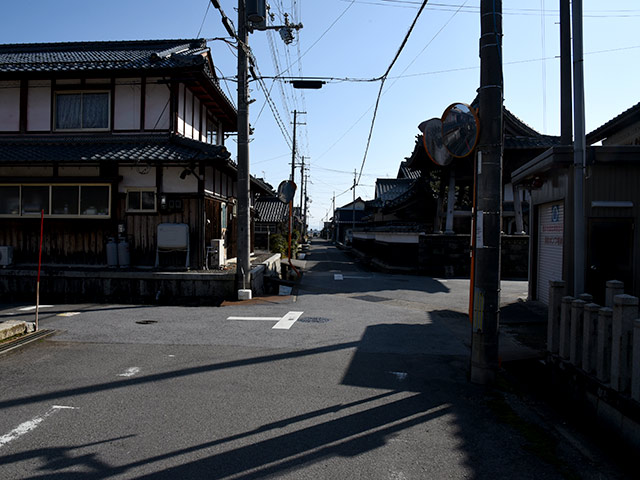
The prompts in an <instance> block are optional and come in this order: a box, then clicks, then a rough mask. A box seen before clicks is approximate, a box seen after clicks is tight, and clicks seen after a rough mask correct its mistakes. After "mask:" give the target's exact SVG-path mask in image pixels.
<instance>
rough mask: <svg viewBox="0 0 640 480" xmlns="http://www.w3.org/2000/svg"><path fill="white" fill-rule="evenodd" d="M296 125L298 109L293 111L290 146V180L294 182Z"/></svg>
mask: <svg viewBox="0 0 640 480" xmlns="http://www.w3.org/2000/svg"><path fill="white" fill-rule="evenodd" d="M296 125H298V111H297V110H294V111H293V147H292V148H291V181H292V182H294V183H295V175H296Z"/></svg>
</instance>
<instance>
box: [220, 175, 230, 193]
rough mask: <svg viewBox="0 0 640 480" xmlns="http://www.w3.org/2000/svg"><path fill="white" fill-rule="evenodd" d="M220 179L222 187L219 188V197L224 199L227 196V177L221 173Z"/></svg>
mask: <svg viewBox="0 0 640 480" xmlns="http://www.w3.org/2000/svg"><path fill="white" fill-rule="evenodd" d="M220 178H221V181H222V186H221V188H220V195H222V196H224V197H226V196H228V194H227V182H228V178H229V177H228V176H227V174H226V173H222V174H221V175H220Z"/></svg>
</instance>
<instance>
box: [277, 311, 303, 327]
mask: <svg viewBox="0 0 640 480" xmlns="http://www.w3.org/2000/svg"><path fill="white" fill-rule="evenodd" d="M303 313H304V312H289V313H287V314H286V315H285V316H284V317H282V319H281V320H280V321H279V322H278V323H276V324H275V325H274V326H273V328H274V329H276V330H289V329H290V328H291V327H292V326H293V324H294V323H296V320H298V319H299V318H300V316H301V315H302V314H303Z"/></svg>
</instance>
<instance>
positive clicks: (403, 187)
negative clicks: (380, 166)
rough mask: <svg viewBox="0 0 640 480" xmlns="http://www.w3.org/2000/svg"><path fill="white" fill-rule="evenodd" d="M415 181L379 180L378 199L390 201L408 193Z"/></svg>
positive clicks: (401, 179)
mask: <svg viewBox="0 0 640 480" xmlns="http://www.w3.org/2000/svg"><path fill="white" fill-rule="evenodd" d="M412 183H413V180H412V179H410V178H378V179H377V180H376V198H379V199H381V200H389V199H391V198H395V197H397V196H398V195H400V194H401V193H403V192H406V191H407V190H408V189H409V187H410V186H411V184H412Z"/></svg>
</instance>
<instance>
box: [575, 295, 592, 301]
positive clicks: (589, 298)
mask: <svg viewBox="0 0 640 480" xmlns="http://www.w3.org/2000/svg"><path fill="white" fill-rule="evenodd" d="M578 298H579V299H580V300H583V301H584V303H591V302H593V295H591V294H589V293H581V294H580V295H578Z"/></svg>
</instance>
